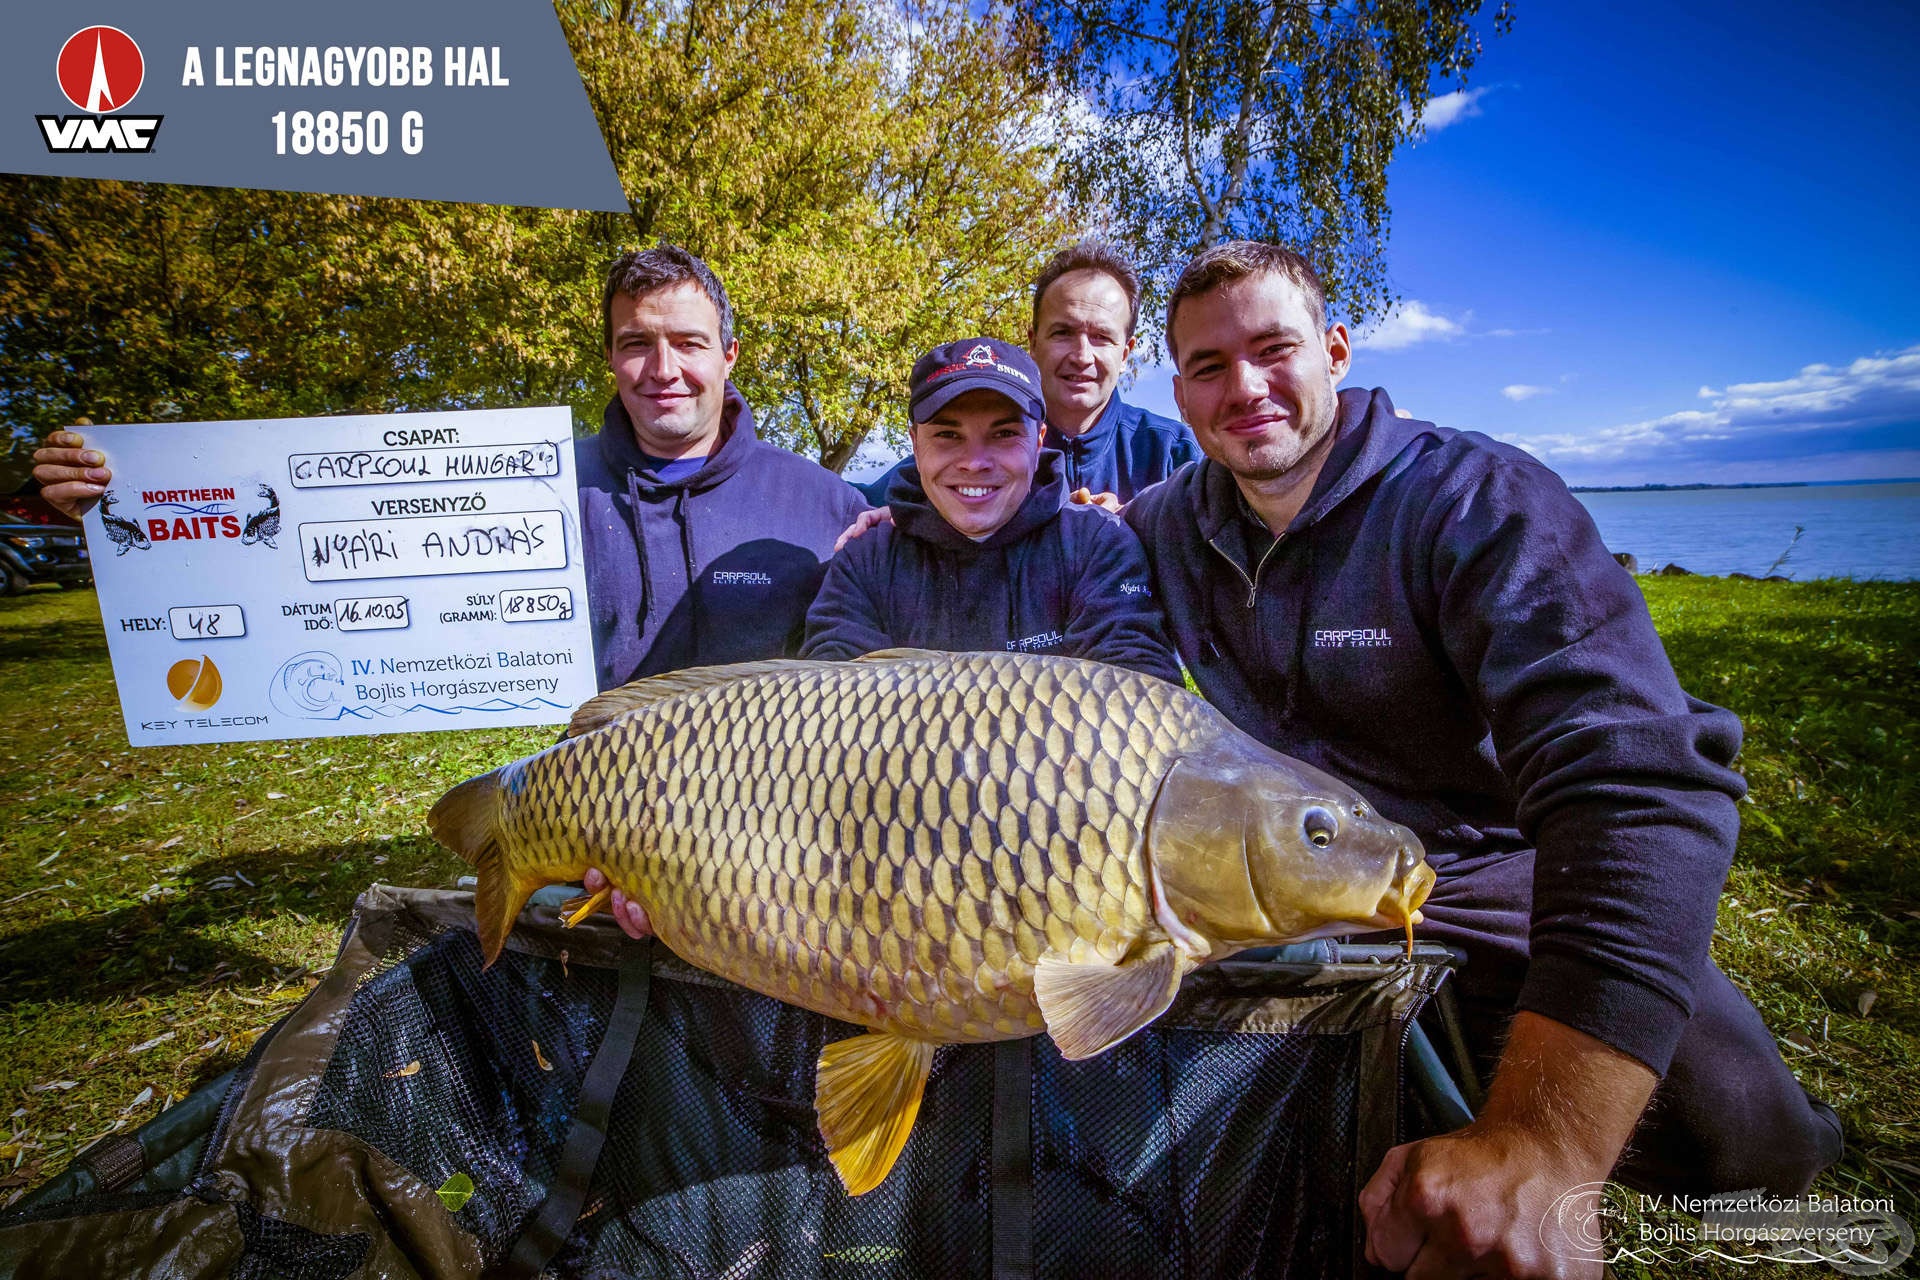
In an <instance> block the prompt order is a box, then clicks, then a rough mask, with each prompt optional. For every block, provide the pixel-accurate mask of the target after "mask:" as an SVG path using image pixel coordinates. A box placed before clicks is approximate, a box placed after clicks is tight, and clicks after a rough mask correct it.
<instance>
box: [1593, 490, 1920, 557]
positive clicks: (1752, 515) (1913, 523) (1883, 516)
mask: <svg viewBox="0 0 1920 1280" xmlns="http://www.w3.org/2000/svg"><path fill="white" fill-rule="evenodd" d="M1576 496H1577V497H1578V498H1579V499H1580V501H1581V502H1583V503H1585V504H1586V508H1587V510H1588V511H1589V512H1591V513H1592V514H1593V521H1594V523H1595V524H1597V525H1599V526H1600V536H1601V537H1603V538H1605V539H1606V543H1607V549H1608V550H1609V551H1615V552H1618V551H1631V552H1632V553H1633V554H1634V555H1635V556H1636V557H1637V558H1638V559H1639V561H1640V571H1641V572H1642V573H1648V572H1651V571H1652V570H1654V569H1658V568H1659V567H1660V566H1661V565H1664V564H1677V565H1680V566H1681V567H1682V568H1686V569H1691V570H1693V571H1694V572H1695V573H1715V574H1725V573H1733V572H1736V571H1737V572H1740V573H1751V574H1753V575H1755V576H1756V577H1758V576H1762V575H1764V574H1765V573H1766V572H1767V568H1768V566H1769V565H1771V564H1773V562H1774V560H1775V559H1776V558H1777V557H1778V556H1779V555H1780V553H1781V552H1783V551H1786V550H1787V548H1788V546H1789V544H1791V545H1792V548H1793V550H1792V552H1791V553H1790V554H1789V555H1788V556H1787V559H1786V562H1785V563H1783V564H1782V565H1781V566H1780V567H1779V568H1778V569H1775V570H1774V572H1776V573H1782V574H1786V575H1788V576H1789V577H1792V578H1795V579H1805V578H1920V482H1911V481H1910V482H1904V483H1898V484H1848V485H1796V486H1794V487H1792V488H1785V489H1682V490H1677V491H1676V490H1666V491H1664V492H1661V491H1652V492H1645V491H1643V492H1635V493H1582V494H1578V495H1576ZM1795 525H1802V526H1805V529H1806V532H1804V533H1802V534H1801V535H1800V540H1799V541H1798V542H1794V540H1793V529H1794V526H1795Z"/></svg>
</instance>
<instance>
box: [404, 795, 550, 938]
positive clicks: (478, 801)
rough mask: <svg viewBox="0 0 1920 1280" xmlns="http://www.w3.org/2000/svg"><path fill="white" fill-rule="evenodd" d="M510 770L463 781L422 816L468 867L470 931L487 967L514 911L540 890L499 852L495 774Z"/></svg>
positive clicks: (435, 835)
mask: <svg viewBox="0 0 1920 1280" xmlns="http://www.w3.org/2000/svg"><path fill="white" fill-rule="evenodd" d="M516 767H517V766H516V765H506V766H504V767H502V768H500V769H495V770H494V771H493V772H492V773H483V774H481V775H480V776H479V777H477V778H469V779H467V780H466V781H465V782H463V783H461V784H460V785H459V786H457V787H455V788H454V789H453V790H451V791H449V792H447V794H445V795H444V796H441V797H440V800H439V802H438V803H437V804H435V805H434V806H433V808H432V809H431V810H430V811H429V812H428V813H427V828H428V829H429V830H430V831H432V832H433V838H434V839H436V840H438V841H439V842H440V843H441V844H443V845H445V846H447V848H449V849H451V850H453V851H454V852H455V853H457V854H459V855H460V856H461V857H463V858H465V859H466V860H467V861H468V862H471V863H472V864H473V869H474V876H475V878H476V880H477V884H476V886H475V888H474V891H473V917H474V925H475V931H476V932H477V933H479V935H480V950H481V951H482V952H483V953H484V954H485V955H486V957H487V965H488V966H489V967H491V966H492V964H493V962H494V961H495V960H498V959H499V958H500V951H501V948H503V947H505V946H506V945H507V934H508V932H509V931H511V930H512V928H513V922H514V921H515V920H516V919H517V918H519V915H520V909H521V908H522V907H524V906H526V905H527V899H528V898H530V897H532V896H533V891H534V890H535V889H538V888H539V887H540V884H541V882H540V881H538V880H534V879H529V878H527V877H525V876H521V875H518V874H516V873H514V872H513V871H511V870H510V869H509V867H508V859H507V858H506V857H504V856H503V854H502V852H501V849H500V841H499V822H500V803H501V795H502V779H501V774H503V773H504V772H506V770H507V769H512V768H516Z"/></svg>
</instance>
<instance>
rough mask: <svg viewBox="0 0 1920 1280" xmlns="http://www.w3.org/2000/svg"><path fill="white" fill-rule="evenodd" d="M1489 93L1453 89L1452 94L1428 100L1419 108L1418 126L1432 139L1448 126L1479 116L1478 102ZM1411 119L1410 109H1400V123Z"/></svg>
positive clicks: (1409, 121) (1410, 121) (1488, 91)
mask: <svg viewBox="0 0 1920 1280" xmlns="http://www.w3.org/2000/svg"><path fill="white" fill-rule="evenodd" d="M1490 92H1492V90H1490V89H1455V90H1454V91H1453V92H1452V93H1443V94H1441V95H1439V96H1438V97H1434V98H1428V99H1427V102H1426V105H1425V106H1423V107H1421V108H1420V124H1421V125H1422V126H1423V127H1424V128H1425V129H1426V131H1427V136H1428V137H1432V136H1433V135H1434V134H1436V133H1438V132H1440V131H1441V130H1442V129H1444V128H1446V127H1447V126H1448V125H1452V124H1458V123H1460V122H1461V121H1462V120H1471V119H1473V118H1474V117H1475V116H1477V115H1479V114H1480V100H1481V99H1482V98H1484V97H1486V96H1487V94H1488V93H1490ZM1412 117H1413V112H1412V110H1411V109H1410V108H1408V107H1406V106H1402V107H1401V108H1400V118H1401V120H1402V121H1404V122H1406V123H1408V124H1411V123H1412V122H1413V121H1412Z"/></svg>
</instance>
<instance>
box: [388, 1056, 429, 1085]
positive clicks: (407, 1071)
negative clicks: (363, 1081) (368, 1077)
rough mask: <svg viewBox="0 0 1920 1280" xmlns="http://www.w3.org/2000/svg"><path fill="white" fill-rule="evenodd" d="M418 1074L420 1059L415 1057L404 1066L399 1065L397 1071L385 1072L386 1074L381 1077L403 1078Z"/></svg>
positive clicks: (389, 1078) (390, 1078)
mask: <svg viewBox="0 0 1920 1280" xmlns="http://www.w3.org/2000/svg"><path fill="white" fill-rule="evenodd" d="M419 1074H420V1059H418V1058H415V1059H414V1060H413V1061H412V1062H409V1063H408V1064H407V1065H406V1066H404V1067H401V1068H400V1069H399V1070H398V1071H389V1072H387V1074H386V1075H384V1076H382V1077H381V1079H383V1080H405V1079H406V1078H407V1077H408V1076H417V1075H419Z"/></svg>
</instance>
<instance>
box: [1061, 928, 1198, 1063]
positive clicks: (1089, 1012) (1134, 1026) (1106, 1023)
mask: <svg viewBox="0 0 1920 1280" xmlns="http://www.w3.org/2000/svg"><path fill="white" fill-rule="evenodd" d="M1194 967H1195V966H1194V962H1193V960H1192V958H1191V957H1189V956H1188V955H1187V953H1186V952H1184V951H1182V950H1180V949H1179V948H1178V947H1176V946H1174V945H1173V944H1172V943H1171V942H1161V943H1155V944H1154V945H1153V946H1151V947H1149V948H1148V949H1147V953H1146V954H1145V955H1144V956H1141V957H1139V958H1138V959H1131V960H1127V961H1125V962H1123V963H1121V964H1099V963H1092V964H1087V963H1081V964H1075V963H1073V962H1072V961H1068V960H1061V959H1059V958H1057V957H1055V956H1051V955H1045V956H1041V957H1040V963H1038V964H1036V965H1035V966H1034V967H1033V998H1034V1000H1035V1001H1036V1002H1037V1003H1038V1004H1039V1005H1040V1015H1041V1016H1042V1017H1044V1018H1045V1019H1046V1020H1047V1034H1048V1035H1051V1036H1052V1037H1053V1042H1054V1043H1055V1044H1057V1045H1059V1046H1060V1056H1061V1057H1063V1058H1069V1059H1079V1058H1091V1057H1093V1055H1095V1054H1096V1053H1103V1052H1105V1051H1106V1050H1108V1049H1111V1048H1112V1047H1113V1046H1114V1045H1116V1044H1119V1043H1120V1042H1121V1041H1122V1040H1125V1039H1126V1038H1127V1037H1128V1036H1130V1035H1132V1034H1133V1033H1134V1032H1136V1031H1138V1030H1139V1029H1140V1028H1142V1027H1144V1026H1146V1025H1147V1024H1148V1023H1149V1022H1152V1021H1153V1020H1154V1019H1155V1018H1157V1017H1159V1016H1160V1015H1161V1014H1163V1013H1165V1012H1166V1011H1167V1006H1168V1005H1170V1004H1172V1003H1173V997H1174V993H1175V992H1177V991H1179V990H1180V979H1182V978H1184V977H1186V975H1187V974H1188V973H1190V972H1192V970H1193V969H1194Z"/></svg>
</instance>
